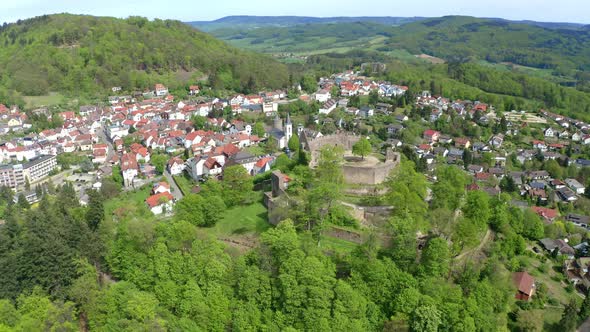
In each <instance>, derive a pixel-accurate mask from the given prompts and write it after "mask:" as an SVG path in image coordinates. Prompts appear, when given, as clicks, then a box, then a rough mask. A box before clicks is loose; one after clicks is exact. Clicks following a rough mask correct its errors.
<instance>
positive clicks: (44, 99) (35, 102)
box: [23, 92, 64, 108]
mask: <svg viewBox="0 0 590 332" xmlns="http://www.w3.org/2000/svg"><path fill="white" fill-rule="evenodd" d="M63 98H64V97H63V96H62V95H61V94H59V93H56V92H50V93H49V94H48V95H45V96H24V97H23V99H24V100H25V104H26V107H27V108H37V107H41V106H51V105H57V104H59V103H61V102H62V100H63Z"/></svg>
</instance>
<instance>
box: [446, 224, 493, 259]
mask: <svg viewBox="0 0 590 332" xmlns="http://www.w3.org/2000/svg"><path fill="white" fill-rule="evenodd" d="M492 235H493V232H492V230H490V229H489V228H488V230H487V231H486V235H484V237H483V239H481V243H480V244H479V245H478V246H477V247H476V248H473V249H471V250H468V251H466V252H464V253H462V254H460V255H459V256H456V257H455V258H453V260H456V261H458V260H461V259H463V258H464V257H465V256H467V255H469V254H472V253H474V252H479V251H481V250H482V249H483V247H484V246H485V245H486V244H487V243H488V242H489V241H490V239H491V238H492V237H493V236H492Z"/></svg>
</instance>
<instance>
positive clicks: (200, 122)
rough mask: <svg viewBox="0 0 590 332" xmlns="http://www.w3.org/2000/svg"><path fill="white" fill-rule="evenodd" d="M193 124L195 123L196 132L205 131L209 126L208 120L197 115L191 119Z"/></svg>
mask: <svg viewBox="0 0 590 332" xmlns="http://www.w3.org/2000/svg"><path fill="white" fill-rule="evenodd" d="M191 122H192V123H193V128H195V129H196V130H200V129H205V126H206V125H207V118H206V117H204V116H200V115H195V116H193V117H192V118H191Z"/></svg>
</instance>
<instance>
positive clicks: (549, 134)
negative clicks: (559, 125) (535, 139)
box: [544, 128, 555, 137]
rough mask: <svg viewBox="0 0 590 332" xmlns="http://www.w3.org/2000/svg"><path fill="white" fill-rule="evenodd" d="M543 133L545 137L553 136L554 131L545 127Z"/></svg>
mask: <svg viewBox="0 0 590 332" xmlns="http://www.w3.org/2000/svg"><path fill="white" fill-rule="evenodd" d="M544 134H545V137H553V136H555V131H553V129H551V128H547V129H545V132H544Z"/></svg>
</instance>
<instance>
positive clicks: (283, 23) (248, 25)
mask: <svg viewBox="0 0 590 332" xmlns="http://www.w3.org/2000/svg"><path fill="white" fill-rule="evenodd" d="M423 19H425V18H424V17H391V16H359V17H310V16H226V17H222V18H220V19H217V20H214V21H194V22H187V24H189V25H191V26H194V27H196V28H198V29H200V30H203V31H214V30H219V29H227V28H230V29H242V30H243V29H247V30H248V29H254V28H264V27H289V26H294V25H301V24H328V23H352V22H368V23H379V24H384V25H402V24H406V23H410V22H415V21H420V20H423Z"/></svg>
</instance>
